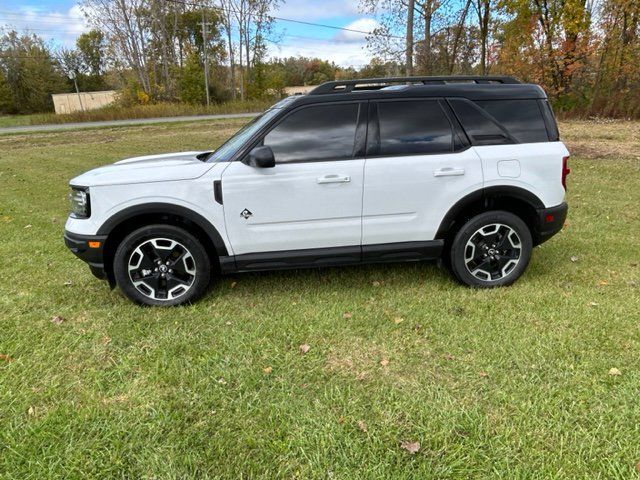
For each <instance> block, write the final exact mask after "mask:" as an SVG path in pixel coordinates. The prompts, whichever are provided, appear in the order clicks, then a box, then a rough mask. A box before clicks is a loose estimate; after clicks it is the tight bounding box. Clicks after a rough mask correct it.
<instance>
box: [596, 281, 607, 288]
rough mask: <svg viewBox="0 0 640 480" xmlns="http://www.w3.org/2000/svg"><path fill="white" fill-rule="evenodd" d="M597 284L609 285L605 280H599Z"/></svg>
mask: <svg viewBox="0 0 640 480" xmlns="http://www.w3.org/2000/svg"><path fill="white" fill-rule="evenodd" d="M598 285H600V286H601V287H604V286H605V285H609V282H607V281H606V280H600V281H599V282H598Z"/></svg>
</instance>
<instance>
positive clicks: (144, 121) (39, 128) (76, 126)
mask: <svg viewBox="0 0 640 480" xmlns="http://www.w3.org/2000/svg"><path fill="white" fill-rule="evenodd" d="M256 115H258V114H257V113H229V114H224V115H194V116H189V117H163V118H136V119H131V120H112V121H107V122H81V123H60V124H54V125H27V126H23V127H6V128H0V135H2V134H3V133H28V132H55V131H59V130H81V129H84V128H100V127H124V126H127V125H151V124H154V123H171V122H194V121H202V120H224V119H229V118H247V117H255V116H256Z"/></svg>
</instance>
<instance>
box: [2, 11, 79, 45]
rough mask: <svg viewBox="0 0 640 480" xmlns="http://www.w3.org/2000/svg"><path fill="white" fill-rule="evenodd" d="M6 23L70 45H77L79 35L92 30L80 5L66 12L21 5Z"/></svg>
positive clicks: (61, 43)
mask: <svg viewBox="0 0 640 480" xmlns="http://www.w3.org/2000/svg"><path fill="white" fill-rule="evenodd" d="M5 24H6V26H7V27H8V28H14V29H16V30H18V31H28V32H32V33H34V34H36V35H38V36H40V37H42V38H44V39H46V40H51V41H53V42H54V43H55V44H56V45H64V46H68V47H71V46H73V45H75V41H76V38H77V37H78V35H80V34H81V33H83V32H86V31H88V30H90V27H89V25H88V24H87V21H86V19H85V16H84V14H83V13H82V11H81V10H80V7H79V6H78V5H74V6H73V7H71V8H70V9H69V10H67V11H66V12H65V11H63V12H59V11H47V10H45V9H43V8H41V7H36V6H32V5H26V6H21V7H19V9H18V10H17V12H16V14H12V15H10V16H9V18H7V19H6V20H5Z"/></svg>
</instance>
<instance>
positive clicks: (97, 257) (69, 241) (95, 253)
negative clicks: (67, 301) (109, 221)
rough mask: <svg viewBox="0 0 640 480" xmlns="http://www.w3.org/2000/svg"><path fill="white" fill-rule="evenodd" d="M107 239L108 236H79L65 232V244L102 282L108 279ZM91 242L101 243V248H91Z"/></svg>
mask: <svg viewBox="0 0 640 480" xmlns="http://www.w3.org/2000/svg"><path fill="white" fill-rule="evenodd" d="M106 239H107V236H106V235H78V234H76V233H71V232H69V231H65V232H64V243H65V244H66V245H67V248H68V249H69V250H71V252H72V253H73V254H74V255H75V256H76V257H78V258H79V259H80V260H82V261H84V262H86V263H87V264H88V265H89V269H90V270H91V273H93V275H95V276H96V277H98V278H99V279H101V280H105V279H107V273H106V271H105V269H104V254H103V250H104V242H105V240H106ZM89 242H100V246H99V247H97V248H91V247H90V246H89Z"/></svg>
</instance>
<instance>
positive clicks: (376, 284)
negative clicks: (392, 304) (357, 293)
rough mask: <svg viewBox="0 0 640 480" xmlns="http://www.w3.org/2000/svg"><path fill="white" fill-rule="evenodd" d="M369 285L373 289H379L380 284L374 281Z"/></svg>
mask: <svg viewBox="0 0 640 480" xmlns="http://www.w3.org/2000/svg"><path fill="white" fill-rule="evenodd" d="M371 285H373V286H374V287H379V286H380V282H378V281H377V280H375V281H373V282H371Z"/></svg>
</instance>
